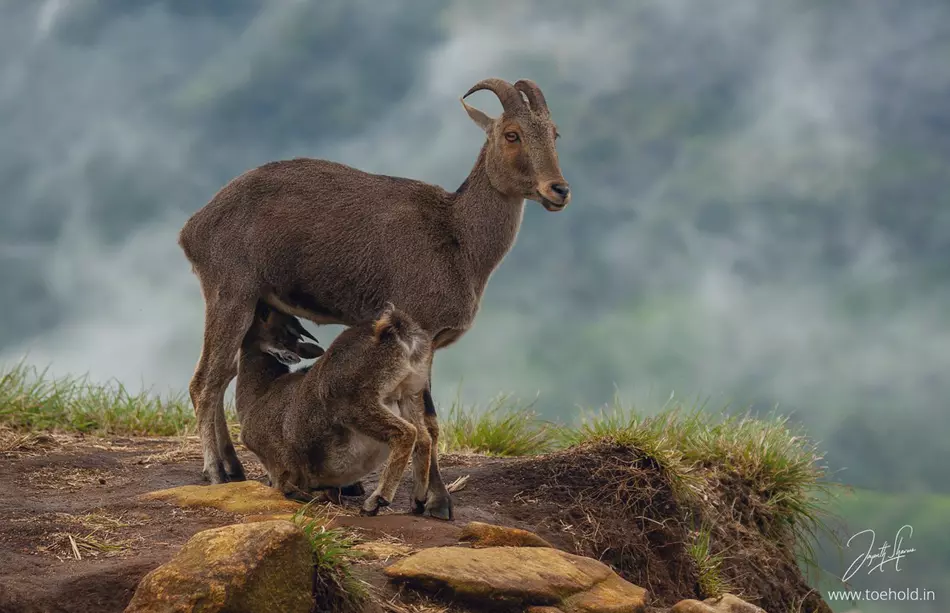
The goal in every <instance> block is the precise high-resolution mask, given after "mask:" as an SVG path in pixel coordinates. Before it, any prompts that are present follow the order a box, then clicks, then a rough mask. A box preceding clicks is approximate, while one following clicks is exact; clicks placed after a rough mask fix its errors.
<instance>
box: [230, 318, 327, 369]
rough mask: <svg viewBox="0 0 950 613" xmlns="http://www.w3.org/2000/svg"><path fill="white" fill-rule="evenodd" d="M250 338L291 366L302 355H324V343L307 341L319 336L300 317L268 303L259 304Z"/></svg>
mask: <svg viewBox="0 0 950 613" xmlns="http://www.w3.org/2000/svg"><path fill="white" fill-rule="evenodd" d="M247 338H248V341H249V342H251V343H254V344H256V346H257V349H259V350H260V351H262V352H264V353H269V354H271V355H272V356H274V357H275V358H277V359H278V360H279V361H281V362H283V363H284V364H286V365H288V366H292V365H294V364H297V363H298V362H300V360H301V358H302V359H305V360H312V359H314V358H318V357H320V356H321V355H323V348H322V347H320V345H317V344H316V343H308V342H307V341H305V340H303V339H305V338H309V339H311V340H314V341H315V340H317V339H315V338H314V337H313V336H312V335H311V334H310V333H309V332H307V330H306V328H304V327H303V326H302V325H301V324H300V321H299V320H297V318H296V317H293V316H292V315H287V314H285V313H281V312H280V311H276V310H274V309H273V308H271V307H269V306H267V305H264V304H260V305H258V307H257V310H256V313H255V315H254V324H253V325H252V326H251V329H250V330H249V331H248V336H247Z"/></svg>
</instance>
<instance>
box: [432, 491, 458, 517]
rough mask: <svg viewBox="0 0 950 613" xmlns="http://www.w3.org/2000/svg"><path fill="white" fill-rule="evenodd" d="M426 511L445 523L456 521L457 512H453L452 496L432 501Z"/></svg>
mask: <svg viewBox="0 0 950 613" xmlns="http://www.w3.org/2000/svg"><path fill="white" fill-rule="evenodd" d="M425 511H426V512H427V513H428V514H429V515H430V516H432V517H434V518H436V519H442V520H445V521H452V520H453V519H455V512H454V511H453V510H452V498H451V497H450V496H443V497H439V498H433V499H431V500H430V501H429V502H427V503H426V505H425Z"/></svg>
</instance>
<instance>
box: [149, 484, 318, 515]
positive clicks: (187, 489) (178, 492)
mask: <svg viewBox="0 0 950 613" xmlns="http://www.w3.org/2000/svg"><path fill="white" fill-rule="evenodd" d="M142 498H143V499H144V500H165V501H168V502H171V503H173V504H176V505H178V506H180V507H211V508H215V509H220V510H222V511H228V512H230V513H239V514H242V515H260V516H268V515H270V516H271V517H273V514H274V513H280V512H285V513H293V512H294V511H296V510H298V509H299V508H300V507H301V506H302V505H301V504H300V503H299V502H294V501H293V500H288V499H287V498H286V497H284V495H283V494H282V493H280V492H278V491H277V490H275V489H274V488H272V487H268V486H266V485H264V484H263V483H261V482H259V481H237V482H234V483H221V484H219V485H183V486H181V487H173V488H170V489H167V490H158V491H157V492H150V493H148V494H143V495H142Z"/></svg>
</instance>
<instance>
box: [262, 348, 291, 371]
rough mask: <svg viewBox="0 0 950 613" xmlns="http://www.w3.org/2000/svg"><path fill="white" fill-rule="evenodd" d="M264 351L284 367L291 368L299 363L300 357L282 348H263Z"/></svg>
mask: <svg viewBox="0 0 950 613" xmlns="http://www.w3.org/2000/svg"><path fill="white" fill-rule="evenodd" d="M263 349H264V351H266V352H267V353H269V354H271V355H272V356H274V357H275V358H277V361H278V362H280V363H282V364H284V365H285V366H293V365H294V364H297V363H299V362H300V356H298V355H297V354H296V353H294V352H293V351H288V350H286V349H284V348H282V347H270V346H267V347H264V348H263Z"/></svg>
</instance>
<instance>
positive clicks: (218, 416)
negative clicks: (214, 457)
mask: <svg viewBox="0 0 950 613" xmlns="http://www.w3.org/2000/svg"><path fill="white" fill-rule="evenodd" d="M236 376H237V363H236V362H235V364H234V366H233V367H232V368H231V374H230V376H229V377H228V381H229V382H230V380H231V379H233V378H234V377H236ZM214 432H215V446H217V448H218V454H219V457H220V458H221V459H222V460H223V461H224V471H225V472H226V473H227V475H228V481H245V480H246V479H247V477H246V476H245V474H244V466H242V465H241V460H240V459H238V456H237V452H236V451H235V450H234V443H232V442H231V433H230V432H229V431H228V418H227V415H226V414H225V412H224V403H223V402H222V403H221V411H220V412H218V413H215V416H214Z"/></svg>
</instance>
